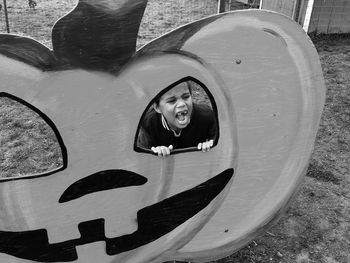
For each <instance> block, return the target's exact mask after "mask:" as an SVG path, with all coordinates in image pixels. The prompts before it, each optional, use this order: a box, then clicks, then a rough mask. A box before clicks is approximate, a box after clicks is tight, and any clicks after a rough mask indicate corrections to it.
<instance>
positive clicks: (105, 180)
mask: <svg viewBox="0 0 350 263" xmlns="http://www.w3.org/2000/svg"><path fill="white" fill-rule="evenodd" d="M146 3H147V1H146V0H133V1H117V0H115V1H112V0H104V1H93V0H80V1H79V3H78V5H77V7H76V8H75V9H74V10H73V11H72V12H71V13H69V14H68V15H67V16H65V17H63V18H62V19H61V20H60V21H58V22H57V23H56V25H55V27H54V29H53V46H54V50H53V51H51V50H49V49H47V48H46V47H44V46H42V45H41V44H39V43H37V42H35V41H33V40H31V39H28V38H23V37H17V36H12V35H1V36H0V54H1V55H0V76H1V80H2V82H1V84H0V96H7V97H10V98H13V99H15V100H18V101H19V102H21V103H23V104H26V105H28V106H29V107H31V108H32V109H33V110H35V111H37V112H38V113H39V114H40V115H41V116H42V117H43V118H44V120H46V121H47V122H48V124H49V125H50V126H51V127H52V128H53V130H54V131H55V133H56V136H57V138H58V141H59V143H60V145H61V149H62V153H63V157H64V165H63V167H62V168H60V169H58V170H56V171H49V172H47V173H45V174H38V175H33V176H30V177H23V178H18V177H16V178H13V179H11V180H9V179H6V180H5V179H3V180H2V181H0V193H1V196H2V198H1V208H2V213H1V214H0V253H1V254H0V261H4V262H133V263H134V262H161V261H162V260H171V259H193V260H200V261H203V260H208V259H213V258H218V257H223V256H225V255H227V254H229V253H231V252H233V251H234V250H236V249H238V248H239V247H241V246H242V245H244V244H245V243H246V242H248V241H249V240H250V239H251V238H253V237H254V236H255V235H257V234H259V232H260V231H261V230H262V229H264V228H265V227H266V226H267V225H268V224H269V223H270V222H272V221H273V220H274V219H276V218H277V217H278V215H279V214H280V213H281V211H282V210H283V209H284V208H285V206H286V204H287V202H288V201H289V200H290V198H291V196H292V195H293V193H294V192H295V189H296V188H297V186H298V185H299V183H300V181H301V179H302V177H303V175H304V172H305V169H306V166H307V163H308V158H309V157H310V153H311V151H312V146H313V141H314V138H315V134H316V130H317V125H318V121H319V118H320V113H321V110H322V105H323V100H324V84H323V78H322V73H321V69H320V64H319V61H318V57H317V53H316V51H315V49H314V47H313V46H312V44H311V42H310V41H309V39H308V38H307V36H306V35H305V33H304V32H302V30H301V29H300V28H299V27H298V26H297V25H296V24H295V23H294V22H292V21H290V20H289V19H287V18H286V17H283V16H281V15H278V14H275V13H268V12H265V11H242V12H232V13H226V14H221V15H217V16H212V17H209V18H206V19H203V20H200V21H197V22H194V23H191V24H188V25H186V26H184V27H181V28H179V29H177V30H175V31H172V32H170V33H168V34H166V35H165V36H163V37H161V38H158V39H156V40H155V41H153V42H151V43H150V44H148V45H146V46H145V47H143V48H142V49H140V50H139V51H137V52H136V53H134V50H135V43H136V34H137V30H138V27H139V23H140V20H141V17H142V14H143V10H144V8H145V6H146ZM130 16H134V17H133V18H135V19H131V18H130ZM125 17H127V19H125ZM130 21H134V22H133V23H131V22H130ZM103 28H105V30H101V29H103ZM187 78H191V79H194V80H197V81H198V82H200V83H201V84H202V85H203V86H204V87H206V88H207V89H208V91H209V92H210V95H211V96H212V98H213V100H214V103H215V108H216V112H217V118H218V125H219V137H218V140H217V144H216V146H215V147H214V148H213V149H212V150H211V151H210V152H208V153H205V154H203V153H201V152H197V151H184V152H179V153H178V154H174V155H170V156H168V157H167V158H164V159H160V158H159V157H157V156H154V155H152V154H148V153H144V152H140V151H138V149H137V146H135V137H136V136H137V131H138V125H139V122H140V118H141V116H142V114H143V113H144V111H145V109H146V108H147V106H148V105H149V103H150V102H151V101H152V99H153V98H154V97H155V96H156V95H157V94H159V93H160V92H162V90H164V89H165V88H167V87H169V86H171V85H173V84H174V83H176V82H178V81H180V80H183V79H187ZM236 115H237V118H236V117H235V116H236ZM238 146H239V147H240V148H238ZM238 153H239V154H238ZM234 177H235V178H234Z"/></svg>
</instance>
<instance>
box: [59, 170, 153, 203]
mask: <svg viewBox="0 0 350 263" xmlns="http://www.w3.org/2000/svg"><path fill="white" fill-rule="evenodd" d="M146 182H147V178H145V177H143V176H142V175H139V174H136V173H133V172H130V171H126V170H121V169H118V170H106V171H101V172H98V173H94V174H92V175H89V176H87V177H85V178H83V179H81V180H79V181H76V182H75V183H73V184H72V185H70V186H69V187H68V188H67V189H66V190H65V191H64V192H63V194H62V195H61V197H60V199H59V202H60V203H65V202H69V201H72V200H74V199H77V198H80V197H83V196H85V195H87V194H92V193H95V192H99V191H105V190H111V189H115V188H122V187H128V186H137V185H143V184H145V183H146Z"/></svg>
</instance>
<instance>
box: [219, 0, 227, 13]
mask: <svg viewBox="0 0 350 263" xmlns="http://www.w3.org/2000/svg"><path fill="white" fill-rule="evenodd" d="M225 5H226V0H218V13H223V12H225Z"/></svg>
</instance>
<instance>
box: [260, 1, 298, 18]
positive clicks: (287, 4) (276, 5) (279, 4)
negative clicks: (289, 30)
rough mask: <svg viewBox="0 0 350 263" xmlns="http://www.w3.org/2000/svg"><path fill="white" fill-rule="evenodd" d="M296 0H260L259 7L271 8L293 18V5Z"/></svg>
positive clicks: (294, 5)
mask: <svg viewBox="0 0 350 263" xmlns="http://www.w3.org/2000/svg"><path fill="white" fill-rule="evenodd" d="M297 2H298V0H287V1H286V0H262V1H261V6H260V8H261V9H266V10H273V11H275V12H278V13H281V14H284V15H286V16H288V17H291V18H294V12H295V7H296V4H297Z"/></svg>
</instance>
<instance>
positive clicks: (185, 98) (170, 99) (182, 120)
mask: <svg viewBox="0 0 350 263" xmlns="http://www.w3.org/2000/svg"><path fill="white" fill-rule="evenodd" d="M154 109H155V110H156V111H157V112H158V113H161V114H163V116H164V117H165V119H166V120H167V123H168V125H169V126H170V128H171V129H173V130H174V131H177V132H178V131H180V130H181V129H183V128H185V127H186V126H187V125H188V124H189V123H190V119H191V114H192V109H193V105H192V95H191V92H190V91H189V89H188V86H187V83H186V82H182V83H180V84H179V85H177V86H175V87H174V88H172V89H171V90H169V91H168V92H166V93H165V94H163V95H162V96H161V97H160V99H159V105H156V104H154Z"/></svg>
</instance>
